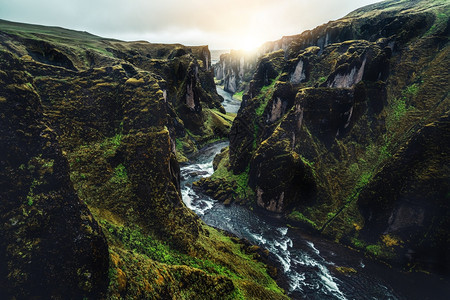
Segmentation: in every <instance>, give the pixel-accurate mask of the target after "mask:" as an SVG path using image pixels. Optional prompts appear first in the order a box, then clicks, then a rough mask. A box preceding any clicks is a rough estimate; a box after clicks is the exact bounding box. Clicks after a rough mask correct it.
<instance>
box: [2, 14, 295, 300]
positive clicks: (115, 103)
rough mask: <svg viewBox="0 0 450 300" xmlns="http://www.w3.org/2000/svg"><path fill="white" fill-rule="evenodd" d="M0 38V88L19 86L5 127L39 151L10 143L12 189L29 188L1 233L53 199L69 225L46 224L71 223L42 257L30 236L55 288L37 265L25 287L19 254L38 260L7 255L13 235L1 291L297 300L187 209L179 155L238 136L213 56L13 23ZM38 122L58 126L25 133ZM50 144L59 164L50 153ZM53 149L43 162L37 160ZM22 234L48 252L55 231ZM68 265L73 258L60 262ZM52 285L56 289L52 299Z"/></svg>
mask: <svg viewBox="0 0 450 300" xmlns="http://www.w3.org/2000/svg"><path fill="white" fill-rule="evenodd" d="M0 34H1V35H2V40H1V44H0V48H1V49H2V50H1V51H2V52H1V53H2V71H1V72H3V73H1V76H2V80H6V79H8V78H13V80H16V79H14V78H18V79H17V82H18V83H17V87H16V86H15V85H5V86H3V85H2V87H3V88H4V90H2V94H1V98H0V100H1V101H0V104H1V105H6V106H8V107H12V108H11V109H10V110H2V120H3V119H4V122H6V123H7V125H8V126H9V127H8V126H6V127H4V126H2V129H1V130H4V131H5V132H3V131H2V138H6V139H8V138H9V136H13V137H15V135H16V134H17V133H16V131H17V130H18V132H19V133H20V134H22V135H24V136H25V137H24V139H29V140H30V145H29V144H27V143H28V142H27V143H25V144H24V143H22V142H20V143H18V144H17V145H16V144H14V143H12V144H8V143H6V145H7V147H10V146H11V145H12V146H11V147H10V148H7V149H6V148H5V149H3V148H2V152H1V153H2V164H3V159H5V164H6V165H8V166H9V165H11V166H12V167H11V168H13V169H14V170H15V169H18V170H19V171H17V172H18V173H17V172H16V171H14V172H16V173H17V176H16V177H14V178H12V177H11V175H10V174H13V175H14V174H16V173H14V172H12V173H11V172H10V171H11V170H10V169H5V172H8V173H5V174H2V178H5V179H4V180H2V181H1V184H2V185H8V184H9V182H10V181H11V180H15V181H16V183H15V184H16V185H17V184H22V183H21V182H23V184H25V185H26V186H27V189H26V191H25V190H24V191H23V192H20V193H21V195H22V194H23V195H22V196H20V195H19V196H17V195H16V194H17V193H19V191H21V190H22V189H20V188H19V187H17V186H16V185H12V187H13V188H10V187H8V188H5V189H2V191H3V190H4V191H10V192H8V193H11V195H7V196H8V197H9V198H8V197H7V199H9V200H8V201H9V202H11V203H13V202H14V201H16V202H17V201H19V202H20V203H19V204H20V205H19V204H17V203H16V204H17V205H15V206H14V207H12V206H11V207H9V206H7V207H2V210H1V213H2V218H5V219H4V221H2V222H3V223H5V222H6V223H7V222H9V221H8V220H9V218H7V217H4V214H5V215H9V214H11V213H12V212H14V213H16V212H17V213H18V214H19V213H20V214H22V211H24V216H26V214H27V213H28V211H29V210H31V212H34V211H36V214H37V216H40V215H41V214H42V211H41V210H37V208H39V207H40V205H41V203H44V199H47V198H48V199H50V200H51V199H57V200H58V201H65V202H64V203H65V204H66V205H63V206H62V207H63V208H61V209H62V210H63V214H59V213H58V211H59V210H58V209H60V207H59V206H57V207H56V208H55V210H52V211H49V212H48V216H47V215H46V214H44V216H45V217H46V218H47V219H49V220H52V218H57V221H58V222H56V223H55V224H54V225H55V226H56V225H57V224H60V225H61V226H60V227H57V229H55V232H56V233H58V235H57V236H55V237H51V238H49V243H50V244H49V245H47V246H46V247H43V248H36V249H35V248H33V247H32V246H33V245H34V244H33V243H34V242H33V241H31V242H28V240H26V239H24V241H25V246H26V247H28V248H27V251H28V252H30V255H31V256H32V257H33V258H34V257H36V259H35V261H36V263H37V264H38V261H39V259H41V258H42V263H47V266H52V262H47V260H46V259H47V256H46V255H47V254H45V253H43V252H42V251H44V250H45V251H48V253H50V254H53V255H52V257H53V258H54V259H55V261H56V262H57V263H58V264H57V266H55V268H54V269H53V271H52V273H51V276H50V275H49V276H50V277H42V278H43V280H44V281H45V282H42V283H39V282H38V283H36V282H32V280H31V279H33V278H35V277H36V276H38V274H41V272H40V269H45V268H44V267H43V266H42V268H40V267H35V265H33V264H32V266H33V268H32V270H30V271H29V272H30V276H29V277H28V278H29V279H30V281H26V280H27V279H26V278H27V277H25V279H24V280H25V281H21V280H22V279H20V280H19V279H18V277H17V276H19V277H20V276H22V275H21V274H25V273H26V272H28V269H27V270H25V269H26V266H27V265H26V264H25V263H26V261H24V260H22V259H20V260H17V259H16V257H15V256H17V255H24V257H25V256H26V257H28V256H27V255H28V254H27V253H28V252H24V251H23V250H20V249H17V251H16V250H15V249H13V248H11V247H8V245H9V244H10V243H11V241H12V239H13V236H14V234H13V232H12V231H11V232H10V231H6V230H2V231H1V234H2V237H4V239H3V238H2V245H1V248H0V249H1V250H0V251H1V255H2V257H6V258H5V259H3V258H2V260H1V263H2V265H3V264H8V261H9V259H10V258H8V257H7V255H15V256H14V257H13V258H11V259H12V260H11V261H15V263H16V264H17V267H14V266H13V265H8V268H9V269H7V268H6V267H5V268H2V272H4V271H3V270H6V274H4V273H2V274H1V276H2V279H1V283H0V284H1V290H2V291H7V295H6V297H11V296H12V294H10V293H14V292H13V291H14V290H15V289H18V288H20V289H21V294H23V295H25V296H24V297H27V296H28V295H30V296H35V297H37V298H39V297H41V298H48V297H56V298H61V297H62V296H61V295H62V294H65V295H66V296H67V295H69V296H70V295H72V294H71V293H73V294H74V295H75V296H74V297H77V296H78V295H81V296H85V297H88V298H89V297H92V298H98V295H103V296H105V295H106V297H107V298H111V299H117V298H126V299H136V298H145V299H149V298H150V299H152V298H153V299H161V298H169V299H192V298H195V299H218V298H220V299H235V298H238V299H239V298H246V299H247V298H249V299H252V298H253V299H258V298H259V297H260V296H261V295H262V296H263V297H266V298H272V299H285V298H286V296H285V295H284V292H283V291H282V290H281V289H280V288H278V286H277V285H276V283H275V281H274V279H272V278H271V277H270V276H269V275H268V271H267V266H266V265H265V264H263V263H261V262H260V260H259V259H258V255H259V254H258V253H252V252H251V251H247V250H246V246H245V245H244V244H242V243H241V242H239V241H237V240H233V239H231V238H228V237H225V236H224V235H223V233H220V232H217V231H216V230H214V229H212V228H209V227H208V226H206V225H205V224H204V223H203V222H202V221H201V220H200V219H199V218H198V217H197V216H196V215H195V214H194V213H192V212H191V211H190V210H189V209H187V208H186V206H185V205H184V203H183V202H182V199H181V194H180V175H179V172H180V170H179V165H178V161H177V154H176V151H177V150H179V152H183V151H184V152H188V151H195V147H196V146H197V145H201V144H202V143H206V142H208V141H209V140H213V139H217V138H220V137H224V136H226V135H227V134H228V131H229V128H230V127H231V121H232V119H230V118H229V117H228V116H227V115H225V114H224V111H223V108H222V106H221V104H220V97H219V96H218V95H217V93H216V92H215V86H214V80H213V77H212V73H211V70H210V62H209V56H210V54H209V51H208V49H207V47H192V48H188V47H184V46H182V45H153V44H149V43H144V42H134V43H126V42H121V41H115V40H106V39H102V38H99V37H95V36H92V35H89V34H84V33H80V32H74V31H69V30H65V29H60V28H47V27H42V26H34V25H24V24H18V23H10V22H6V21H0ZM3 66H4V68H3ZM23 78H25V79H23ZM19 79H20V80H19ZM8 80H10V79H8ZM21 91H29V92H27V94H24V95H22V94H21ZM19 96H20V97H19ZM28 98H30V99H33V101H32V103H31V104H30V105H28V106H29V107H28V106H26V105H22V104H20V103H22V102H23V101H28V100H27V99H28ZM10 101H16V102H17V103H19V105H16V106H14V105H15V104H14V105H13V103H12V102H11V103H10ZM25 103H28V102H25ZM10 104H11V105H10ZM14 107H16V109H15V110H14V109H13V108H14ZM26 114H30V117H29V118H28V119H26V121H27V122H28V121H29V122H30V123H33V124H35V123H36V124H38V125H39V124H41V123H42V124H48V127H46V128H47V129H45V128H44V127H45V126H47V125H45V126H44V125H42V126H41V125H39V126H41V127H42V128H44V129H45V130H44V129H42V130H41V129H39V128H41V127H36V128H38V129H39V130H37V129H36V130H34V131H32V132H28V131H27V130H28V129H27V130H24V129H20V128H19V129H17V128H15V127H14V126H19V125H20V124H22V123H21V122H23V121H21V118H22V117H26ZM2 122H3V121H2ZM8 122H9V123H8ZM6 123H5V124H6ZM14 124H16V125H14ZM20 126H21V125H20ZM36 126H37V125H36ZM43 126H44V127H43ZM33 128H34V127H33ZM49 128H51V129H49ZM16 129H17V130H16ZM22 131H23V132H22ZM41 131H42V132H41ZM21 132H22V133H21ZM45 132H49V134H48V135H49V137H48V138H47V137H46V135H44V134H45ZM33 139H34V140H36V141H37V142H34V140H33ZM42 139H44V140H42ZM46 139H47V140H46ZM41 140H42V141H41ZM56 141H57V142H56ZM177 141H182V142H181V143H180V142H177ZM7 142H9V140H8V141H7ZM178 144H181V147H177V146H178ZM58 145H59V146H58ZM48 147H50V148H51V150H52V149H53V150H54V151H56V152H57V151H59V152H57V154H58V155H59V156H58V155H57V154H54V155H53V154H52V155H53V156H52V155H50V156H49V155H47V154H45V153H46V152H45V151H47V150H46V149H47V148H48ZM58 147H60V148H58ZM177 148H178V149H177ZM59 149H61V150H59ZM53 150H52V151H53ZM42 151H44V152H42ZM41 152H42V153H44V154H45V155H44V154H42V156H39V153H41ZM56 152H55V153H56ZM5 153H11V154H8V155H6V154H5ZM52 153H53V152H52ZM3 154H5V155H3ZM35 154H36V155H35ZM11 155H16V156H17V158H16V156H14V157H12V156H11ZM30 155H31V156H33V157H34V156H37V158H36V159H34V160H32V162H33V165H36V166H35V169H34V171H28V165H27V163H26V162H27V161H28V160H29V159H31V156H30ZM47 156H48V157H47ZM181 156H182V153H178V157H181ZM16 160H20V161H23V162H24V166H23V167H22V164H20V163H19V164H17V162H16ZM67 162H68V164H67ZM30 168H31V167H30ZM56 168H58V169H56ZM50 170H53V171H54V172H55V173H56V174H57V175H58V176H59V177H61V178H62V179H61V180H60V181H55V182H54V185H51V186H48V185H47V184H46V183H44V180H45V181H47V177H46V176H47V173H49V172H50ZM29 172H31V173H30V174H29V175H26V174H25V173H27V174H28V173H29ZM41 173H42V174H41ZM49 174H50V173H49ZM38 175H39V176H41V175H42V176H44V178H43V179H42V178H41V177H36V176H38ZM49 176H50V175H49ZM35 177H36V178H35ZM59 177H58V178H59ZM69 177H70V179H69ZM41 179H42V180H41ZM50 179H51V178H50ZM50 179H48V181H50ZM51 180H53V179H51ZM41 181H42V182H41ZM52 182H53V181H52ZM28 187H29V188H28ZM61 189H62V192H61V193H62V194H61V196H60V195H59V193H60V192H59V191H60V190H61ZM20 193H19V194H20ZM47 194H48V195H49V196H48V197H47ZM10 198H11V199H10ZM13 200H14V201H13ZM9 202H5V203H4V205H7V204H8V203H9ZM45 203H46V202H45ZM82 203H83V204H82ZM2 204H3V203H2ZM57 204H58V205H60V202H57ZM8 205H9V204H8ZM11 205H12V204H11ZM86 205H87V207H88V208H89V210H90V211H91V212H92V215H91V214H90V212H89V210H88V209H87V208H86ZM16 206H17V207H16ZM55 206H56V204H55ZM35 208H36V209H35ZM43 211H45V210H43ZM34 215H35V214H34V213H33V216H34ZM21 218H22V217H21ZM61 218H65V219H63V220H61ZM94 218H95V220H94ZM28 219H29V220H34V219H30V218H28ZM38 219H39V218H38ZM2 220H3V219H2ZM96 221H98V222H99V224H100V227H98V225H97V222H96ZM13 223H15V222H13ZM66 223H67V224H66ZM79 223H81V224H82V225H80V226H82V229H79V228H78V227H77V226H78V225H79ZM20 224H22V223H20ZM23 224H24V225H23V226H24V227H23V230H22V231H19V232H18V233H16V234H20V235H23V237H21V238H22V239H23V238H24V237H25V236H26V237H30V238H34V237H35V238H37V241H36V244H37V245H38V244H39V240H40V239H42V240H44V237H43V236H42V234H41V233H42V232H44V231H45V229H46V227H45V226H44V225H42V224H41V223H39V222H37V221H36V222H34V221H33V222H24V223H23ZM52 224H53V223H52ZM72 225H73V226H72ZM21 226H22V225H21ZM52 226H53V225H52ZM71 226H72V227H74V228H72V227H71ZM83 226H84V227H87V229H86V228H84V227H83ZM51 228H53V227H51ZM51 228H50V229H51ZM100 228H101V229H102V231H103V233H104V235H105V236H106V239H107V243H106V242H105V239H104V235H103V233H102V231H101V230H100ZM83 230H84V231H83ZM60 231H63V232H60ZM85 231H87V233H86V232H85ZM80 232H81V233H82V234H81V233H80ZM79 233H80V234H79ZM59 234H60V235H59ZM77 234H78V235H77ZM75 237H76V238H75ZM45 238H47V237H45ZM59 239H61V240H59ZM66 239H69V240H68V241H66ZM74 241H75V242H76V245H73V243H74ZM56 242H57V243H61V244H64V246H63V249H65V247H69V248H70V249H71V250H70V251H68V252H67V253H66V252H64V251H62V250H61V251H62V252H61V253H60V252H59V248H58V247H56V246H55V245H54V244H52V243H56ZM30 243H31V244H30ZM25 246H24V247H25ZM72 246H73V247H72ZM108 250H109V255H108V253H107V252H108ZM10 252H11V253H10ZM73 252H75V253H74V254H73V255H72V256H70V255H69V256H68V254H70V253H73ZM46 253H47V252H46ZM59 254H64V255H63V256H60V259H61V260H65V261H63V262H62V261H60V259H56V258H55V257H57V256H58V255H59ZM66 254H67V255H66ZM108 261H109V265H110V268H109V276H108ZM77 264H80V265H81V266H78V265H77ZM39 266H40V265H39ZM22 267H23V268H25V269H24V271H23V272H22V271H21V268H22ZM91 268H92V270H91ZM61 269H62V270H61ZM25 271H26V272H25ZM52 278H55V279H54V280H53V281H52ZM82 280H84V281H82ZM66 281H67V282H68V283H67V284H65V283H66ZM108 281H109V287H108ZM34 284H38V285H39V289H38V288H35V286H34ZM53 285H54V286H56V288H55V289H52V288H47V287H52V286H53ZM42 290H45V291H48V295H44V294H43V293H42V292H40V291H42ZM47 296H48V297H47Z"/></svg>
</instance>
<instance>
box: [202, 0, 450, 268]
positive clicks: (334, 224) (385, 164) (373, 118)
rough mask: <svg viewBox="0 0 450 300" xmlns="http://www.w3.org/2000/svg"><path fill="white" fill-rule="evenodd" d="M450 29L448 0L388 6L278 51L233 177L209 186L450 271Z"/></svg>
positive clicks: (232, 156) (249, 106)
mask: <svg viewBox="0 0 450 300" xmlns="http://www.w3.org/2000/svg"><path fill="white" fill-rule="evenodd" d="M448 33H449V5H448V3H445V2H443V1H431V0H429V1H385V2H381V3H378V4H373V5H370V6H367V7H364V8H361V9H358V10H356V11H354V12H352V13H350V14H349V15H347V16H345V17H344V18H342V19H339V20H337V21H331V22H329V23H327V24H324V25H321V26H319V27H317V28H315V29H313V30H310V31H306V32H304V33H302V34H300V35H297V36H293V37H291V39H290V43H288V42H287V43H286V44H284V46H283V43H282V41H283V40H280V41H279V42H278V43H275V44H277V45H278V46H277V47H278V48H280V49H279V50H277V51H273V52H270V53H268V54H266V55H263V56H262V57H260V58H259V60H258V64H257V66H256V68H255V71H254V74H253V77H252V80H251V81H250V82H249V84H248V88H247V92H246V93H245V94H244V96H243V102H242V105H241V108H240V110H239V113H238V115H237V117H236V119H235V121H234V123H233V127H232V128H231V132H230V146H229V149H227V150H226V151H224V153H225V154H224V155H221V156H220V157H219V158H218V159H217V160H216V164H215V165H216V168H218V169H219V172H216V174H223V173H224V171H223V170H226V172H228V174H230V175H229V176H228V178H229V179H228V180H227V179H226V178H222V177H220V176H219V175H213V176H212V177H211V178H210V179H206V180H203V181H202V182H200V183H198V185H199V186H203V187H204V189H205V191H206V192H209V194H211V195H213V196H218V195H220V196H221V198H222V200H225V201H227V202H231V201H237V202H241V203H245V202H247V203H248V202H250V203H255V205H257V206H260V207H262V208H265V209H266V210H268V211H271V212H276V213H282V214H284V215H285V216H286V217H287V219H288V220H290V222H293V223H295V224H298V225H299V226H303V227H304V228H309V229H310V230H312V231H316V232H320V233H322V234H325V235H327V236H330V237H331V238H333V239H335V240H338V241H341V242H343V243H346V244H349V245H351V246H353V247H355V248H358V249H362V250H364V251H366V252H367V253H369V254H371V255H374V256H376V257H379V258H382V259H385V260H387V261H390V262H392V263H397V264H399V265H401V266H413V265H414V266H415V267H417V268H419V269H420V268H423V269H427V270H434V271H439V272H448V270H450V265H449V264H448V261H449V260H448V258H449V257H450V256H449V255H450V254H449V253H448V249H449V248H448V244H449V231H448V229H447V228H449V227H448V226H449V223H448V222H449V221H448V220H449V210H448V184H449V176H448V174H449V173H448V170H449V156H448V153H447V151H446V150H445V149H447V148H448V146H449V139H448V133H449V127H448V124H449V123H448V111H449V105H450V104H449V98H448V82H449V79H450V78H449V73H448V69H449V61H450V60H449V45H448V36H449V34H448ZM284 40H285V41H286V39H284ZM273 44H274V43H272V44H268V45H269V46H270V45H273ZM280 45H281V46H280ZM269 48H270V49H272V48H271V47H269ZM439 136H440V137H441V138H440V139H439V138H438V137H439ZM219 183H220V184H219Z"/></svg>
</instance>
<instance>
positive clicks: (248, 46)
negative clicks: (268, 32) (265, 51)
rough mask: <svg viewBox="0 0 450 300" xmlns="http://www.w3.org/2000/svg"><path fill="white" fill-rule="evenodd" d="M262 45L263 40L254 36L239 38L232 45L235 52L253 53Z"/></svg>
mask: <svg viewBox="0 0 450 300" xmlns="http://www.w3.org/2000/svg"><path fill="white" fill-rule="evenodd" d="M263 43H264V39H262V38H259V37H256V36H244V37H241V38H240V39H239V40H238V41H237V42H236V43H235V45H234V48H235V49H236V50H244V51H248V52H250V51H254V50H256V49H258V47H259V46H261V45H262V44H263Z"/></svg>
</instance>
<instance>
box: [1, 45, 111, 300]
mask: <svg viewBox="0 0 450 300" xmlns="http://www.w3.org/2000/svg"><path fill="white" fill-rule="evenodd" d="M0 66H1V69H2V72H1V74H0V82H1V86H0V100H1V101H0V107H1V111H2V114H1V119H0V123H1V126H0V142H1V143H0V144H1V145H0V157H1V159H0V165H1V171H0V178H1V180H0V186H1V203H0V223H1V224H2V225H1V230H0V270H1V271H0V295H1V298H3V299H9V298H19V299H29V298H33V299H49V298H55V299H63V298H83V297H93V298H98V297H102V296H104V295H105V294H106V288H107V285H108V277H107V274H108V246H107V244H106V239H105V237H104V235H103V233H102V231H101V229H100V227H99V226H98V224H97V222H96V221H95V220H94V218H93V216H92V215H91V213H90V211H89V210H88V208H87V207H86V205H85V204H84V203H82V202H81V201H80V199H79V197H78V195H77V193H76V191H75V190H74V188H73V185H72V183H71V181H70V178H69V174H70V169H69V164H68V162H67V159H66V157H65V156H64V155H63V153H62V151H61V147H60V145H59V143H58V141H57V138H58V135H57V134H56V133H55V131H54V130H53V129H51V128H50V127H49V126H48V125H49V124H48V122H47V121H46V120H45V117H44V110H43V108H42V105H41V102H40V97H39V94H38V93H37V91H36V89H35V88H34V85H33V78H32V77H31V76H30V74H29V73H27V72H26V71H25V69H24V68H23V66H22V64H21V63H20V62H19V60H18V59H16V58H14V57H13V56H12V55H11V54H9V53H7V52H4V51H0Z"/></svg>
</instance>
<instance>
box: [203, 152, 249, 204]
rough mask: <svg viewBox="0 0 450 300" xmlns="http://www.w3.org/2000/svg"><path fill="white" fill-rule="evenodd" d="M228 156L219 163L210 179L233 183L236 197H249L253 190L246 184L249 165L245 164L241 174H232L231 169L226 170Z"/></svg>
mask: <svg viewBox="0 0 450 300" xmlns="http://www.w3.org/2000/svg"><path fill="white" fill-rule="evenodd" d="M228 165H229V157H228V155H227V156H225V158H224V159H222V161H221V162H220V163H219V165H218V167H217V169H216V171H215V172H214V173H213V175H212V176H211V180H214V181H226V182H229V183H231V184H232V185H233V183H235V184H236V186H237V188H236V189H235V191H234V192H235V193H236V197H238V198H240V199H247V200H248V199H251V198H252V196H253V191H252V190H251V189H250V187H249V186H248V174H249V172H250V166H247V168H246V169H245V171H244V172H242V173H241V174H234V172H233V171H231V170H228Z"/></svg>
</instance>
